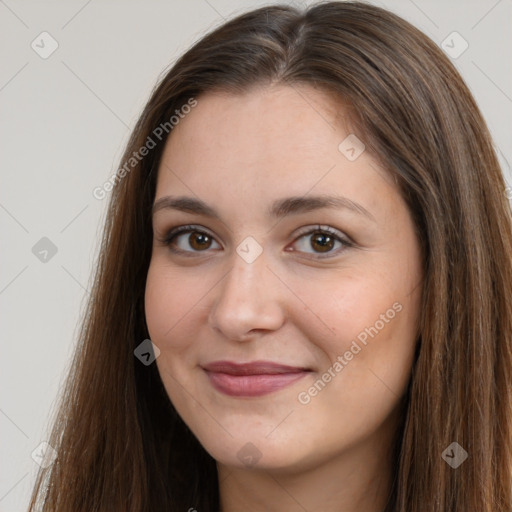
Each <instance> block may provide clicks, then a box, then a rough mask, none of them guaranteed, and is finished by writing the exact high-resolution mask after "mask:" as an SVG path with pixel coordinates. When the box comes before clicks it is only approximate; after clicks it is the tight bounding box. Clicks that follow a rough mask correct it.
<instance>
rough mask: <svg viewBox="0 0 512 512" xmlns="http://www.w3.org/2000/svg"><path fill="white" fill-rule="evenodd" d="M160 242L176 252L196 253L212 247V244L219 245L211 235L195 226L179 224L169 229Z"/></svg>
mask: <svg viewBox="0 0 512 512" xmlns="http://www.w3.org/2000/svg"><path fill="white" fill-rule="evenodd" d="M161 242H162V243H163V244H164V245H166V246H168V247H169V249H170V250H171V251H173V252H176V253H189V254H190V253H197V252H203V251H205V250H207V249H210V248H212V245H213V244H217V246H218V247H213V248H214V249H217V248H220V245H219V244H218V243H217V242H216V241H215V239H214V238H213V236H212V235H210V234H209V233H208V232H206V231H203V230H202V229H200V228H198V227H197V226H180V227H179V228H176V229H173V230H171V231H170V232H169V233H168V234H167V236H166V237H165V238H164V239H163V240H161Z"/></svg>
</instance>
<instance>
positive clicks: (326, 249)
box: [294, 226, 354, 258]
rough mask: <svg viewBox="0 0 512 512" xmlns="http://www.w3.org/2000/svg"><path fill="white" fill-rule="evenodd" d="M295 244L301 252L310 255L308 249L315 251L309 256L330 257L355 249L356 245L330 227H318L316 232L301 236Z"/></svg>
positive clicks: (312, 231)
mask: <svg viewBox="0 0 512 512" xmlns="http://www.w3.org/2000/svg"><path fill="white" fill-rule="evenodd" d="M294 244H298V245H299V249H298V250H299V251H301V252H306V253H308V250H307V249H313V253H309V254H317V255H321V254H326V256H316V257H320V258H322V257H329V256H334V255H337V254H338V253H339V252H340V251H342V250H344V249H345V248H347V247H353V246H354V244H353V243H352V242H351V241H350V240H349V239H348V238H347V237H344V236H343V234H341V233H338V232H337V231H335V230H333V229H332V228H330V227H329V226H324V227H322V226H318V227H317V228H315V229H314V230H310V231H308V232H307V233H304V234H303V235H301V236H299V237H298V238H297V239H296V241H295V242H294Z"/></svg>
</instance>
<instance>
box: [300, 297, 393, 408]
mask: <svg viewBox="0 0 512 512" xmlns="http://www.w3.org/2000/svg"><path fill="white" fill-rule="evenodd" d="M402 309H403V308H402V304H400V303H399V302H395V303H394V304H393V306H392V307H390V308H389V309H388V310H386V312H385V313H382V314H381V315H380V316H379V319H378V320H377V321H376V322H375V323H374V324H373V325H371V326H370V327H366V328H365V329H364V330H362V331H361V332H360V333H359V334H358V335H357V336H356V338H357V340H356V339H354V340H353V341H352V343H351V345H350V348H349V349H348V350H346V351H345V352H344V354H343V355H339V356H338V357H337V358H336V360H335V362H334V363H333V364H332V365H331V366H330V367H329V368H327V370H326V371H325V372H324V373H323V374H322V375H321V377H320V378H318V379H317V380H316V381H315V382H314V384H313V385H312V386H310V387H309V388H308V389H307V390H306V391H301V392H300V393H299V394H298V395H297V400H298V401H299V403H301V404H302V405H307V404H309V403H310V402H311V400H312V398H314V397H315V396H317V395H318V393H320V391H322V390H323V389H324V388H325V386H326V385H327V384H328V383H329V382H331V380H332V379H334V377H336V375H338V374H339V373H340V372H341V371H342V370H343V369H344V368H345V366H347V365H348V364H349V362H350V361H352V359H354V356H356V355H357V354H359V352H361V350H362V349H363V348H364V347H365V346H366V345H367V344H368V341H369V340H368V337H370V338H372V339H373V338H375V336H377V334H379V332H380V331H382V329H384V327H386V324H389V322H390V321H391V320H393V318H395V316H396V315H397V313H400V311H402ZM358 341H359V343H361V345H363V347H361V345H359V343H358Z"/></svg>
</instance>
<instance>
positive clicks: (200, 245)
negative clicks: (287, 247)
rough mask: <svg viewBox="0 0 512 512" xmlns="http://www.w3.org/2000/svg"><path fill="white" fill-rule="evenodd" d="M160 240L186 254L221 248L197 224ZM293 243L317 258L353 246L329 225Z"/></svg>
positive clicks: (173, 232) (177, 229) (182, 227)
mask: <svg viewBox="0 0 512 512" xmlns="http://www.w3.org/2000/svg"><path fill="white" fill-rule="evenodd" d="M160 241H161V242H162V243H163V244H164V245H167V246H169V248H170V250H171V251H172V252H175V253H188V254H187V255H192V254H193V253H199V252H204V251H206V250H208V249H212V248H213V249H220V248H221V246H220V245H219V244H218V243H217V242H216V241H215V239H214V237H213V236H212V235H210V234H209V233H208V232H206V231H203V230H202V229H200V228H199V227H197V226H180V227H178V228H175V229H173V230H171V231H170V232H169V234H168V235H167V236H166V237H165V239H163V240H160ZM215 245H216V246H217V247H215ZM293 245H298V246H299V249H292V251H296V250H298V252H305V253H309V254H316V255H317V256H315V257H317V258H323V257H329V256H334V255H337V254H338V253H339V252H340V251H342V250H343V249H345V248H348V247H353V246H354V244H353V243H352V242H351V241H350V240H349V239H348V238H347V237H345V236H344V235H343V234H342V233H339V232H338V231H336V230H334V229H332V228H330V227H329V226H317V227H316V228H314V229H310V230H309V231H307V232H305V233H302V234H301V235H299V236H298V237H297V238H296V239H295V241H294V242H293V244H292V246H293ZM190 248H191V249H190ZM308 249H312V252H309V251H308ZM323 255H325V256H323Z"/></svg>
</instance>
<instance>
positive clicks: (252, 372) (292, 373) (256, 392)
mask: <svg viewBox="0 0 512 512" xmlns="http://www.w3.org/2000/svg"><path fill="white" fill-rule="evenodd" d="M203 369H204V371H205V372H206V375H207V376H208V378H209V380H210V383H211V385H212V386H213V387H214V388H215V389H216V390H217V391H220V392H221V393H224V394H225V395H229V396H238V397H255V396H262V395H266V394H268V393H272V392H273V391H277V390H280V389H283V388H285V387H287V386H289V385H290V384H292V383H293V382H295V381H297V380H299V379H302V378H303V377H305V376H306V375H307V374H308V373H310V371H311V370H309V369H307V368H300V367H293V366H286V365H281V364H276V363H272V362H267V361H255V362H252V363H245V364H238V363H233V362H230V361H217V362H215V363H211V364H208V365H205V366H204V367H203Z"/></svg>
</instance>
